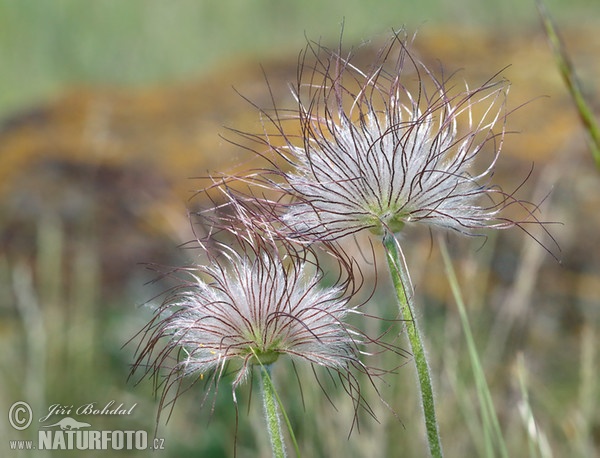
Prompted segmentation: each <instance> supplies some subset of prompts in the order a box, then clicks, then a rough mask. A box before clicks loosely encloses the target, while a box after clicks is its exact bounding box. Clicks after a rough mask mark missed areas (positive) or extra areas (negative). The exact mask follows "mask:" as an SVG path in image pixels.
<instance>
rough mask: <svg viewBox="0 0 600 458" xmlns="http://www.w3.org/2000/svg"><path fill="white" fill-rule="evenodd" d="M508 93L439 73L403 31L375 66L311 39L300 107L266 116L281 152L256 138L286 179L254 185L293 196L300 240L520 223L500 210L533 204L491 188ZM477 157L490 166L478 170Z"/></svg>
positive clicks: (290, 219) (290, 225)
mask: <svg viewBox="0 0 600 458" xmlns="http://www.w3.org/2000/svg"><path fill="white" fill-rule="evenodd" d="M309 60H314V63H311V64H309V63H308V62H309ZM411 86H414V87H411ZM507 92H508V85H507V84H506V82H505V81H503V80H499V81H493V80H489V81H488V82H486V83H485V84H483V85H481V86H479V87H477V88H475V89H470V88H469V87H468V86H465V88H464V89H460V88H459V87H457V86H454V85H451V84H450V80H448V79H445V78H443V77H442V78H438V77H436V76H434V74H433V72H432V71H430V70H429V69H428V68H427V67H426V66H425V65H424V64H423V63H421V62H419V61H417V60H416V58H415V57H413V56H412V55H411V53H410V52H409V51H408V43H407V40H406V39H405V38H403V37H401V36H400V35H398V34H396V35H394V37H393V39H392V40H391V41H390V42H389V44H388V45H387V46H386V47H384V48H383V49H382V50H381V51H380V52H379V54H378V56H377V58H376V62H375V64H374V65H373V66H372V67H370V69H368V70H361V69H359V68H358V67H357V66H355V65H354V64H353V63H352V58H351V57H343V56H342V53H341V50H337V51H332V50H329V49H326V48H324V47H323V46H321V45H313V44H309V45H308V46H307V48H306V50H305V51H304V53H303V54H302V55H301V57H300V63H299V74H298V82H297V84H296V86H295V87H294V88H293V95H294V98H295V100H296V102H297V108H296V109H295V110H292V112H291V113H288V112H286V111H283V110H280V109H277V108H275V114H274V115H270V114H268V113H267V112H266V111H262V114H263V116H265V117H267V118H268V119H269V121H270V122H271V123H272V124H273V125H274V126H275V128H276V130H277V131H278V132H279V135H280V137H281V138H282V139H283V143H284V144H283V146H280V144H279V143H277V142H278V141H274V140H273V139H274V138H275V136H274V135H272V134H269V135H264V136H262V137H261V136H260V135H247V137H249V138H252V139H253V140H255V141H258V142H261V143H262V144H264V145H266V146H268V147H269V148H270V149H271V150H272V151H275V152H276V154H277V155H278V156H279V157H281V158H283V160H284V161H285V163H286V164H287V166H286V167H281V166H279V165H277V166H275V167H273V168H272V169H270V171H271V173H272V175H273V176H275V177H279V178H280V179H279V180H278V179H276V178H269V179H266V178H263V177H264V176H265V174H266V172H263V173H262V174H261V176H260V177H259V178H258V179H255V180H254V181H255V182H258V181H260V180H261V179H262V180H263V182H262V184H263V185H264V186H265V187H269V186H270V187H271V188H275V189H277V190H278V191H279V192H281V193H282V194H283V195H284V196H287V198H288V200H287V201H286V200H285V199H280V200H277V202H276V205H275V206H276V207H277V208H278V211H277V212H276V213H277V215H278V219H279V221H280V222H281V223H283V224H282V226H283V227H284V230H283V232H284V233H285V235H286V236H287V237H289V238H293V239H302V238H304V239H308V240H336V239H338V238H339V237H342V236H344V235H347V234H351V233H354V232H357V231H360V230H363V229H369V230H371V231H372V232H374V233H376V234H383V233H384V232H391V233H396V232H399V231H400V230H402V228H403V227H404V226H405V225H406V224H412V223H415V222H422V223H427V224H430V225H434V226H439V227H444V228H450V229H454V230H457V231H461V232H466V233H471V232H473V230H475V229H478V228H483V227H494V228H505V227H511V226H514V225H518V224H519V223H517V222H514V221H511V220H509V219H507V218H504V217H502V216H500V215H499V213H500V211H501V210H503V209H504V208H505V207H506V206H509V205H511V204H514V203H516V204H517V205H519V206H523V207H527V204H525V205H523V204H524V203H523V202H521V201H518V200H517V199H516V198H515V197H514V196H512V195H510V194H506V193H504V192H503V191H502V190H501V189H499V188H498V187H493V186H490V185H489V184H488V181H489V178H490V177H491V175H492V172H493V170H494V166H495V163H496V160H497V158H498V155H499V154H500V149H501V146H502V141H503V138H504V132H505V117H506V113H505V99H506V94H507ZM290 120H292V121H293V120H296V121H297V122H298V123H299V128H300V135H298V134H293V133H292V132H293V131H292V130H291V129H290V128H289V126H288V125H287V122H288V121H290ZM476 162H477V163H479V162H484V163H485V165H484V167H483V170H480V171H479V172H476V171H475V167H474V163H476ZM272 163H275V162H272ZM478 167H479V165H478ZM526 211H527V213H528V215H530V213H531V211H529V210H526Z"/></svg>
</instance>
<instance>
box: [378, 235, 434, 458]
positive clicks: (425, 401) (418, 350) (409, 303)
mask: <svg viewBox="0 0 600 458" xmlns="http://www.w3.org/2000/svg"><path fill="white" fill-rule="evenodd" d="M383 245H384V247H385V249H386V257H387V261H388V266H389V269H390V274H391V276H392V281H393V283H394V288H395V289H396V295H397V296H398V305H399V307H400V313H401V315H402V318H403V319H404V322H405V323H406V329H407V332H408V340H409V342H410V346H411V351H412V354H413V356H414V358H415V364H416V366H417V376H418V379H419V388H420V391H421V403H422V406H423V414H424V416H425V427H426V429H427V441H428V443H429V451H430V453H431V456H433V457H435V458H438V457H441V456H442V455H443V453H442V444H441V441H440V434H439V432H438V424H437V419H436V416H435V404H434V400H433V389H432V385H431V375H430V371H429V364H428V363H427V357H426V356H425V348H424V347H423V341H422V339H421V333H420V331H419V326H418V324H417V320H416V314H415V310H414V302H413V296H412V291H411V281H410V276H409V274H408V269H407V267H406V264H405V263H404V257H403V256H402V252H401V249H400V246H399V245H398V243H397V241H396V239H395V237H394V234H391V233H389V232H386V233H385V234H384V236H383Z"/></svg>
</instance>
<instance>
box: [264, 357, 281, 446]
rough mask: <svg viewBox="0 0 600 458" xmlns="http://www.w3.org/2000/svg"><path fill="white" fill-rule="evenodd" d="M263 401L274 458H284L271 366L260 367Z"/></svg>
mask: <svg viewBox="0 0 600 458" xmlns="http://www.w3.org/2000/svg"><path fill="white" fill-rule="evenodd" d="M260 375H261V382H262V391H263V401H264V406H265V416H266V419H267V429H268V430H269V438H270V440H271V448H272V449H273V457H274V458H284V457H285V456H286V453H285V443H284V441H283V431H282V429H281V422H280V421H279V412H278V410H277V394H276V392H275V387H274V386H273V382H272V381H271V366H262V365H261V369H260Z"/></svg>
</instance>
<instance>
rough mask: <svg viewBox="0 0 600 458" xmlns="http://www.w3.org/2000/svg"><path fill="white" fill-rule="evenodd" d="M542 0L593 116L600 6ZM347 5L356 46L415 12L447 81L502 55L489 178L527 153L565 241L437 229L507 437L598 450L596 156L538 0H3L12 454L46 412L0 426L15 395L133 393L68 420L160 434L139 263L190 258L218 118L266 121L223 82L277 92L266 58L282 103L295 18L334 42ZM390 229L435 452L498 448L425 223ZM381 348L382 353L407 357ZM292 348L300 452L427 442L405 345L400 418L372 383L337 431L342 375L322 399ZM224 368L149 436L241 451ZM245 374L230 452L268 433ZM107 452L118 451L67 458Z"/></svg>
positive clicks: (1, 233) (152, 290) (42, 405)
mask: <svg viewBox="0 0 600 458" xmlns="http://www.w3.org/2000/svg"><path fill="white" fill-rule="evenodd" d="M567 4H568V5H567ZM547 5H548V8H549V10H550V11H551V13H552V14H553V16H554V18H555V20H556V21H557V23H558V26H559V27H560V29H561V31H562V34H563V37H564V39H565V42H566V45H567V49H568V52H569V54H570V57H571V59H572V60H573V63H574V65H575V68H576V69H577V71H578V76H579V79H580V81H581V84H582V87H583V90H584V96H585V97H586V99H587V100H588V101H589V103H590V105H591V106H592V109H595V112H596V114H598V111H599V109H598V108H599V106H600V105H599V100H600V83H599V82H600V60H599V59H598V57H597V56H598V55H600V37H599V36H598V34H597V29H598V27H599V26H600V5H599V4H598V2H597V0H588V1H586V0H577V1H571V2H565V1H560V0H555V1H550V0H548V2H547ZM342 21H343V22H344V32H343V36H344V43H345V45H347V47H348V48H349V47H352V46H355V47H356V46H359V45H361V44H362V45H364V46H365V49H366V50H367V52H366V54H367V55H368V50H371V49H377V48H378V44H379V43H381V42H382V41H383V40H385V39H386V38H387V37H389V33H390V30H391V29H392V28H395V29H398V28H400V27H401V26H403V25H404V26H406V28H407V30H408V31H409V33H412V32H414V31H417V30H418V34H417V39H416V41H415V47H414V51H415V53H416V54H417V56H418V57H419V58H421V59H422V60H423V61H425V62H426V63H427V64H428V65H430V67H432V68H435V69H439V68H440V66H441V67H443V69H444V72H445V73H450V72H454V71H458V73H457V81H459V82H460V81H461V80H462V79H464V80H466V81H468V82H469V84H470V86H475V85H477V84H481V83H483V82H484V81H486V80H487V79H488V78H489V77H490V76H491V75H493V74H494V73H496V72H497V71H499V70H501V69H503V68H505V67H507V66H508V67H507V68H506V69H505V70H504V71H503V73H502V75H503V76H504V77H506V78H507V79H509V80H510V81H511V83H512V86H511V90H510V94H509V107H511V108H517V107H519V108H518V109H517V110H516V111H515V112H514V113H513V114H512V115H511V116H510V117H509V120H508V130H510V131H511V134H510V135H508V136H507V139H506V142H505V145H504V149H503V155H502V157H501V160H500V162H499V164H498V171H497V173H496V176H495V182H496V183H498V184H500V185H502V187H503V188H505V189H507V190H511V189H514V188H515V187H517V186H518V185H519V184H520V183H521V182H522V181H523V180H524V179H525V177H527V175H528V174H529V173H531V176H530V178H529V179H528V180H527V182H526V184H525V185H524V186H523V187H522V189H520V191H519V195H520V197H522V198H526V199H530V200H532V201H534V202H541V201H543V204H542V205H541V208H540V210H541V219H543V220H546V221H555V222H560V224H555V225H551V226H550V229H551V232H552V234H553V236H554V237H555V239H556V241H557V242H558V244H559V246H560V249H557V248H556V247H555V246H554V245H553V242H552V241H551V240H550V239H548V238H547V237H546V236H545V235H544V234H543V233H542V232H541V231H539V230H538V229H537V228H535V227H531V230H532V232H533V233H534V234H533V235H535V236H536V237H537V238H538V239H539V240H540V241H541V243H542V245H544V246H547V247H548V248H549V249H550V250H551V251H552V253H553V254H554V255H555V256H556V257H557V258H558V259H559V260H560V262H558V261H557V260H556V259H554V257H553V256H552V255H551V254H549V253H548V252H547V251H545V250H544V248H543V247H541V246H540V244H538V243H536V242H535V241H534V240H533V239H532V238H531V237H528V236H527V235H526V234H524V233H523V232H521V231H519V230H516V229H515V230H510V231H506V232H501V233H494V234H492V233H490V234H489V237H487V239H485V240H483V239H482V238H463V237H458V236H455V235H451V234H450V235H448V237H447V243H448V246H449V248H450V252H451V255H452V262H453V265H454V267H455V269H456V271H457V275H458V283H459V285H460V287H461V291H462V294H463V296H464V299H465V305H466V308H467V311H468V318H469V321H470V324H471V328H472V330H473V334H474V340H475V344H476V348H477V350H478V353H479V356H480V358H481V361H482V365H483V371H484V373H485V376H486V379H487V382H488V384H489V385H490V390H491V394H492V399H493V403H494V405H495V408H496V411H497V414H498V417H499V422H500V425H501V429H502V432H503V437H504V440H505V443H506V449H507V450H508V456H519V457H521V456H531V457H537V456H540V457H551V456H553V457H562V456H573V457H593V456H597V455H598V454H599V453H600V414H599V413H598V410H599V409H598V404H599V398H600V383H599V382H598V376H597V374H598V372H599V368H600V356H599V353H600V352H599V351H598V349H599V348H600V337H599V336H600V332H599V331H600V231H599V230H598V228H599V227H600V171H599V170H598V169H596V168H595V167H594V163H593V160H592V158H591V155H590V154H589V150H588V147H587V145H586V141H585V135H584V130H583V128H582V126H581V125H580V123H579V121H578V118H577V113H576V111H575V109H574V108H573V104H572V102H571V100H570V98H569V95H568V92H567V90H566V89H565V86H564V84H563V83H562V81H561V79H560V76H559V73H558V70H557V69H556V65H555V63H554V61H553V56H552V53H551V51H550V48H549V46H548V44H547V41H546V39H545V36H544V34H543V32H542V28H541V25H540V21H539V19H538V17H537V12H536V9H535V5H534V2H533V1H532V2H523V1H519V0H511V1H504V2H493V1H487V0H479V1H476V0H454V1H445V0H428V1H420V2H409V1H400V2H398V1H397V2H391V1H374V2H360V1H354V0H353V1H326V2H320V1H317V0H309V1H304V2H290V1H274V0H256V1H237V0H235V1H226V2H217V1H196V2H193V1H183V0H182V1H176V2H163V1H159V0H145V1H141V0H128V1H127V2H123V1H116V0H112V1H103V2H83V1H77V0H54V1H52V2H47V1H33V0H23V1H19V2H17V1H11V0H0V344H1V348H2V352H1V354H0V386H1V389H0V412H2V420H0V450H4V451H3V452H2V455H3V456H31V457H40V456H44V452H42V451H34V452H21V453H17V452H12V451H10V452H8V451H7V450H8V441H9V440H11V439H27V438H32V437H36V435H37V430H38V428H37V426H32V427H31V428H30V429H29V430H27V431H25V432H17V431H15V430H13V429H12V428H11V427H10V425H9V424H8V422H7V414H6V413H7V412H8V410H9V408H10V406H11V405H12V404H13V403H14V402H15V401H18V400H25V401H27V402H29V403H30V404H31V405H32V407H33V408H34V412H35V414H36V417H37V418H39V417H40V416H42V415H43V414H45V413H46V412H47V409H48V406H50V405H52V404H56V403H60V404H64V405H75V406H78V405H82V404H87V403H91V402H96V403H98V404H99V405H104V404H106V403H108V402H109V401H111V400H115V401H116V403H117V404H119V403H121V402H122V403H124V404H125V405H129V406H130V405H133V404H134V403H137V406H136V408H135V410H134V411H133V414H132V415H130V416H127V417H114V418H110V417H91V416H90V417H81V418H79V417H77V418H78V419H80V420H83V421H88V422H89V423H92V424H93V426H94V428H95V429H107V430H108V429H110V430H116V429H127V430H132V429H135V430H139V429H143V430H146V431H148V433H149V435H152V434H153V433H154V429H155V420H156V412H157V401H156V400H155V398H154V396H153V391H152V384H151V382H150V381H148V380H144V381H143V382H142V383H141V384H140V385H138V386H135V384H134V383H133V382H132V381H129V382H128V381H127V375H128V372H129V368H130V364H131V362H132V360H133V352H134V351H135V345H127V346H125V347H123V345H124V344H125V343H126V342H127V341H128V340H129V339H130V338H131V337H132V336H133V335H134V334H135V333H136V332H137V331H138V330H139V329H140V328H141V327H142V326H143V325H144V324H145V321H146V320H147V319H148V318H149V317H150V311H149V309H148V308H145V307H143V304H144V303H146V302H147V301H149V300H150V299H151V298H152V297H154V296H155V295H156V294H157V293H159V292H161V291H162V290H164V289H165V288H166V287H168V286H169V285H168V284H167V283H156V284H147V282H148V281H150V280H152V279H153V278H154V277H155V274H154V273H153V272H151V271H149V270H148V269H147V268H146V267H145V266H144V265H143V264H144V263H153V264H159V265H175V266H177V265H183V264H187V263H189V262H191V261H194V260H196V259H198V258H200V257H201V253H198V252H194V251H193V250H185V249H182V248H180V247H179V246H180V245H181V244H182V243H184V242H186V241H188V240H190V239H191V238H192V231H191V229H190V224H189V221H188V219H187V211H188V209H193V208H196V207H198V206H202V202H199V201H198V200H197V199H193V198H192V197H193V193H194V190H195V189H197V188H198V187H200V186H201V185H202V183H201V182H200V181H198V180H196V179H194V178H193V177H197V176H201V175H205V174H206V173H207V171H215V170H217V171H226V170H228V169H230V168H232V167H237V166H240V165H244V164H246V163H247V161H248V160H249V155H248V154H247V153H245V152H244V151H243V150H241V149H239V148H236V147H234V146H232V145H231V144H230V143H228V142H227V141H226V140H224V139H223V138H222V137H221V136H220V135H222V134H226V130H225V128H224V126H229V127H233V128H237V129H241V130H251V131H252V130H256V129H257V128H259V124H258V115H257V112H256V110H255V109H254V108H252V106H250V104H248V103H247V102H246V101H244V100H243V99H242V98H241V97H240V96H239V95H238V94H237V93H236V90H237V91H239V92H240V93H241V94H243V95H244V96H247V97H248V98H250V99H251V100H253V101H255V102H256V103H258V104H259V105H264V106H269V103H270V101H269V93H268V91H267V86H266V84H265V81H264V76H263V73H262V72H263V70H262V69H261V66H262V68H264V72H265V73H266V75H267V77H268V80H269V83H270V85H271V88H272V92H273V95H274V97H275V99H276V100H277V101H278V103H280V104H283V105H285V104H289V103H292V101H291V99H290V97H289V94H288V89H287V83H288V82H293V81H294V79H295V76H296V62H297V56H298V52H299V51H300V49H301V48H302V47H303V46H304V45H305V43H306V38H305V37H308V38H309V39H314V40H320V41H321V42H322V43H324V44H329V45H331V46H335V45H336V44H337V43H338V41H339V36H340V33H341V32H340V31H341V23H342ZM234 87H235V90H234V89H233V88H234ZM532 165H533V168H532ZM432 240H433V242H432ZM402 243H403V244H404V247H405V250H406V256H407V259H408V263H409V267H410V268H411V272H412V275H413V280H414V283H415V287H416V294H417V303H418V304H419V307H420V310H421V314H422V317H421V323H422V325H424V331H425V336H426V338H427V344H428V345H427V347H428V350H429V358H430V364H431V366H432V371H433V375H434V384H435V387H436V393H437V408H438V411H439V412H438V415H439V420H440V427H441V435H442V440H443V443H444V446H445V451H446V455H447V456H449V457H455V456H456V457H459V456H501V454H500V452H498V450H499V448H498V447H497V446H496V448H495V450H494V451H492V452H490V451H489V450H488V449H486V432H487V429H486V426H485V421H482V418H481V413H480V412H481V411H480V399H479V397H478V394H477V393H478V391H477V383H478V379H477V378H475V377H474V376H473V370H472V365H471V361H470V359H469V356H468V348H467V345H466V339H465V333H464V329H463V327H462V325H461V321H460V319H459V313H458V311H457V307H456V301H455V298H454V297H453V295H452V293H451V289H450V286H449V280H448V276H447V275H446V272H445V269H444V264H443V262H442V260H441V255H440V253H439V250H438V248H437V243H436V242H435V234H434V237H433V238H432V237H431V234H429V232H427V230H426V229H423V228H416V229H411V230H407V231H406V233H405V234H404V235H403V239H402ZM350 248H353V247H350ZM380 261H383V259H380ZM365 272H367V273H366V275H368V276H369V277H368V280H369V281H370V282H374V281H375V276H374V274H372V273H368V271H367V270H366V271H365ZM378 273H379V275H378V277H377V282H378V284H377V291H376V295H375V297H374V300H373V301H372V302H371V303H370V304H369V305H368V311H369V312H371V313H374V312H377V313H379V314H384V315H386V316H387V317H388V318H393V317H394V315H395V313H396V306H395V303H394V297H393V294H392V290H391V287H390V285H389V284H388V281H387V278H386V275H384V274H385V270H384V269H380V271H379V272H378ZM378 330H379V329H376V328H375V329H371V330H370V331H372V332H371V334H374V333H377V331H378ZM402 337H403V336H400V339H402ZM400 342H402V340H400ZM404 347H405V348H406V347H407V344H405V345H404ZM391 358H392V355H386V354H383V355H380V356H378V357H376V358H375V360H374V361H373V364H374V365H379V366H383V367H390V366H394V365H397V364H403V363H405V361H395V360H391ZM297 367H298V370H299V374H298V377H299V379H300V380H301V386H302V390H300V389H299V388H298V383H297V381H296V376H295V375H294V374H293V371H292V370H290V369H291V366H290V365H289V362H287V361H281V362H280V363H279V364H277V365H276V366H275V370H274V378H275V383H276V384H277V385H278V386H279V387H280V396H281V398H282V400H283V402H284V404H285V406H286V408H287V411H288V414H289V415H290V418H291V421H292V423H293V425H294V428H295V433H296V436H297V438H298V441H299V446H300V450H301V452H302V454H303V456H309V457H313V456H314V457H318V456H323V457H325V456H327V457H332V456H333V457H335V456H348V457H366V456H369V457H388V456H399V457H409V458H410V457H421V456H424V452H425V450H426V444H425V443H424V440H423V432H422V425H421V423H422V422H421V418H420V413H419V406H418V400H419V399H418V396H417V393H416V384H415V376H414V373H413V368H412V364H404V365H403V366H402V367H399V368H398V369H397V373H396V374H395V375H393V376H390V377H387V378H386V381H387V382H388V384H387V385H386V384H381V385H380V386H379V388H380V389H381V391H382V393H383V397H384V399H385V400H386V401H387V402H388V403H389V404H390V405H391V406H392V407H393V409H394V410H395V412H396V413H397V414H398V418H395V417H394V416H393V415H391V414H390V412H389V411H388V410H387V409H385V408H384V407H383V406H382V405H381V403H380V402H379V401H378V399H377V398H376V396H375V395H374V393H372V392H368V391H367V392H366V393H365V396H367V397H368V400H369V403H370V404H371V406H372V407H373V408H374V410H375V411H376V412H377V414H378V422H375V421H373V420H372V419H369V418H361V424H360V426H361V427H360V430H357V429H356V428H355V430H354V431H353V433H352V435H350V437H348V433H349V431H350V428H351V425H352V415H353V411H352V404H351V403H350V402H349V400H348V399H347V397H346V396H345V395H344V393H343V392H342V391H341V390H340V387H339V386H334V385H331V386H327V388H326V394H327V396H326V395H325V394H324V393H323V392H322V391H321V390H320V389H319V388H318V387H317V386H315V384H314V382H313V378H312V374H311V371H310V368H303V367H302V366H301V365H298V366H297ZM303 369H304V370H303ZM322 379H323V380H324V381H325V382H327V378H326V377H323V378H322ZM229 381H230V379H227V378H225V379H224V380H223V382H224V383H223V384H222V385H221V387H220V390H219V394H218V396H217V399H216V404H215V409H214V413H213V415H212V416H211V415H210V409H208V408H206V407H205V408H203V409H200V408H199V404H200V401H201V395H202V389H201V384H199V385H198V386H197V389H195V390H192V391H190V392H188V393H186V394H185V395H183V396H182V398H181V399H180V400H179V402H178V403H177V405H176V407H175V409H174V410H173V413H172V415H171V417H170V419H169V422H168V423H167V424H165V422H164V420H163V421H161V424H160V426H159V430H158V433H157V435H158V436H159V437H162V438H164V439H165V450H164V451H163V452H161V455H163V456H169V457H171V456H172V457H187V456H190V457H191V456H207V457H220V456H231V455H232V453H233V442H234V432H235V415H236V413H235V409H234V407H233V404H232V401H231V390H230V388H229V385H228V382H229ZM257 395H258V391H257V390H254V392H251V391H250V389H249V387H248V386H247V387H246V388H243V389H241V390H240V392H239V393H238V398H239V399H240V415H239V431H238V436H237V452H238V456H240V457H253V456H268V454H269V449H268V443H267V438H266V433H265V431H264V428H263V421H262V414H261V412H260V410H261V406H260V402H256V401H257V400H258V399H257V398H256V396H257ZM328 397H329V398H330V399H331V400H332V401H333V403H334V404H335V407H333V406H332V405H331V404H330V403H329V401H328V399H327V398H328ZM250 399H251V402H249V401H250ZM5 453H9V454H8V455H5ZM107 453H109V454H110V455H111V456H120V455H119V453H118V452H116V451H115V452H93V451H87V452H83V453H82V454H79V455H78V456H104V455H106V454H107ZM125 454H127V456H134V455H135V452H128V453H125V452H123V453H122V455H123V456H125ZM137 454H138V455H139V456H147V452H143V451H142V452H138V453H137ZM46 455H47V456H50V455H51V456H64V455H66V453H65V452H46ZM157 456H158V453H157Z"/></svg>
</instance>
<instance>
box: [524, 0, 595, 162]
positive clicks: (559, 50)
mask: <svg viewBox="0 0 600 458" xmlns="http://www.w3.org/2000/svg"><path fill="white" fill-rule="evenodd" d="M536 4H537V8H538V12H539V14H540V18H541V20H542V24H543V26H544V31H545V32H546V36H547V37H548V41H549V42H550V46H551V47H552V52H553V54H554V58H555V60H556V65H557V66H558V70H559V71H560V74H561V76H562V79H563V81H564V82H565V85H566V86H567V89H568V90H569V93H570V94H571V98H572V99H573V102H574V103H575V107H576V108H577V113H578V114H579V118H580V119H581V122H582V124H583V127H584V128H585V130H586V132H587V134H588V144H589V146H590V149H591V151H592V156H593V157H594V160H595V161H596V167H597V168H598V169H600V125H598V123H597V122H596V120H595V118H594V114H593V112H592V109H591V108H590V106H589V105H588V103H587V102H586V101H585V98H584V97H583V94H582V92H581V87H580V84H579V81H578V79H577V76H576V74H575V69H574V67H573V64H572V63H571V60H570V59H569V55H568V54H567V51H566V50H565V46H564V45H563V42H562V40H561V38H560V36H559V34H558V30H557V27H556V25H555V24H554V22H553V20H552V17H551V16H550V13H549V12H548V10H547V9H546V6H545V5H544V2H543V1H542V0H537V1H536Z"/></svg>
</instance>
